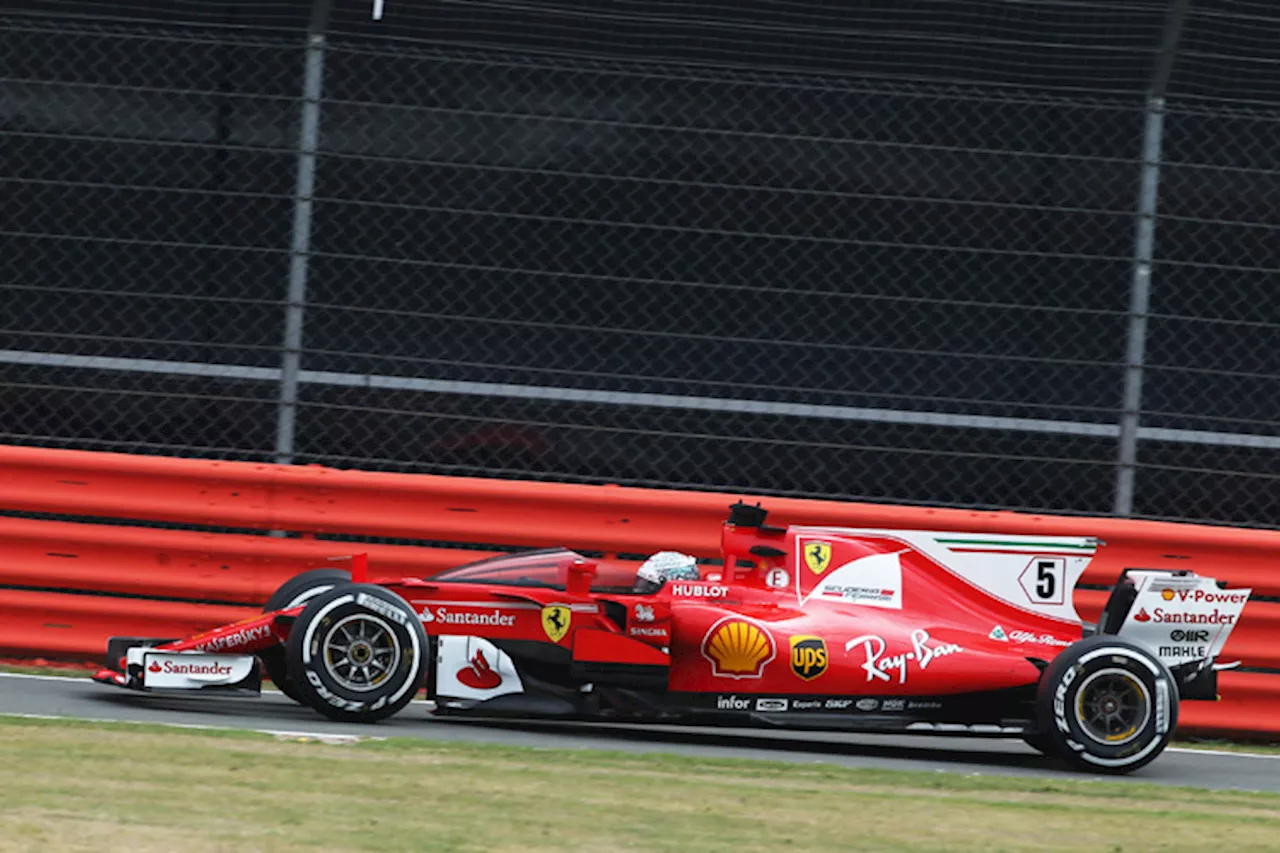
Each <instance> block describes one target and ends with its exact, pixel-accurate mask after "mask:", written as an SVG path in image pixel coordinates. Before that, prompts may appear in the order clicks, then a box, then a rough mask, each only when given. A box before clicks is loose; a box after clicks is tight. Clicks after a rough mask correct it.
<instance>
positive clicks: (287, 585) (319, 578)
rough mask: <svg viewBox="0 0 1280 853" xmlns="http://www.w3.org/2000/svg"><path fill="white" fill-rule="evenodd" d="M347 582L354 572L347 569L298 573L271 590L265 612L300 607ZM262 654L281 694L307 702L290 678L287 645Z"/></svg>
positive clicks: (265, 664) (260, 653)
mask: <svg viewBox="0 0 1280 853" xmlns="http://www.w3.org/2000/svg"><path fill="white" fill-rule="evenodd" d="M347 583H351V573H350V572H344V571H342V570H341V569H312V570H311V571H307V572H303V573H302V574H300V575H294V576H293V577H291V578H289V579H288V580H287V581H285V582H284V583H282V584H280V586H279V587H277V589H276V591H275V592H273V593H271V597H270V598H268V599H267V603H266V604H264V605H263V606H262V612H263V613H270V612H272V611H273V610H288V609H290V608H292V607H297V606H298V605H300V604H305V603H307V602H308V601H310V600H311V599H313V598H315V597H316V596H317V595H319V594H320V593H322V592H325V591H327V590H330V589H333V588H334V587H335V586H339V585H341V584H347ZM258 657H260V658H261V659H262V667H263V669H265V670H266V671H267V677H268V678H270V679H271V683H272V684H274V685H275V686H276V687H277V688H279V690H280V692H281V693H283V694H284V695H286V696H288V697H289V698H290V699H292V700H293V701H295V702H297V703H298V704H299V705H305V704H307V703H306V700H304V699H303V698H302V694H300V693H299V692H298V688H297V687H295V686H294V684H293V682H292V681H291V680H290V679H289V666H288V664H287V663H286V661H285V652H284V646H283V645H279V646H271V647H270V648H268V649H264V650H263V651H261V652H259V653H258Z"/></svg>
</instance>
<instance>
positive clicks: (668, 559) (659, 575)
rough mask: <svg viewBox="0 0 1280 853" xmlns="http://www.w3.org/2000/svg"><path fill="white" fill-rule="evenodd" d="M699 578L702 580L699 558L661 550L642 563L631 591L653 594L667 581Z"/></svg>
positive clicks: (640, 593) (638, 593) (639, 593)
mask: <svg viewBox="0 0 1280 853" xmlns="http://www.w3.org/2000/svg"><path fill="white" fill-rule="evenodd" d="M697 580H702V574H701V573H700V572H699V571H698V560H697V558H695V557H692V556H690V555H688V554H682V553H680V552H679V551H659V552H658V553H656V554H654V555H653V556H652V557H650V558H649V559H647V560H645V561H644V562H643V563H641V564H640V568H639V569H637V570H636V580H635V584H634V585H633V586H632V589H631V591H632V592H634V593H635V594H637V595H652V594H653V593H655V592H657V591H658V590H660V589H662V587H663V585H664V584H666V582H667V581H697Z"/></svg>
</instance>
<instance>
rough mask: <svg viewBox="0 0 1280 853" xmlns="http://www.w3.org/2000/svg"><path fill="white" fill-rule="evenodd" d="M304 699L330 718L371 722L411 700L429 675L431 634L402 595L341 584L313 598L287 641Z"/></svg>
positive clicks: (294, 675)
mask: <svg viewBox="0 0 1280 853" xmlns="http://www.w3.org/2000/svg"><path fill="white" fill-rule="evenodd" d="M285 660H286V662H287V664H288V672H289V678H290V680H291V681H292V682H293V686H294V688H295V689H296V690H297V692H298V694H299V695H300V696H301V697H302V700H303V702H305V703H306V704H307V705H309V706H311V707H312V708H314V709H315V710H316V711H319V712H320V713H321V714H323V715H324V716H326V717H328V718H329V719H331V720H338V721H340V722H364V723H371V722H376V721H377V720H382V719H385V718H387V717H390V716H391V715H392V714H395V713H396V712H397V711H399V710H400V709H401V708H403V707H404V706H406V705H408V704H409V702H410V700H412V699H413V697H414V695H416V694H417V692H418V688H419V687H420V686H421V685H422V683H423V680H424V678H425V676H426V671H427V664H428V660H429V653H428V647H427V635H426V632H425V631H423V629H422V622H420V621H419V620H418V614H416V613H414V611H413V608H412V607H410V606H409V604H408V602H406V601H405V600H404V599H403V598H401V597H400V596H398V595H396V594H395V593H394V592H392V591H390V590H388V589H385V588H383V587H380V586H375V585H374V584H363V583H361V584H352V583H348V584H343V585H341V586H336V587H334V588H333V589H330V590H328V591H327V592H322V593H320V594H319V595H317V596H316V597H314V598H312V599H311V601H310V603H308V604H307V607H306V609H305V610H303V611H302V613H301V614H300V615H299V616H298V621H297V622H295V623H294V624H293V628H292V629H291V630H290V631H289V641H288V643H286V644H285Z"/></svg>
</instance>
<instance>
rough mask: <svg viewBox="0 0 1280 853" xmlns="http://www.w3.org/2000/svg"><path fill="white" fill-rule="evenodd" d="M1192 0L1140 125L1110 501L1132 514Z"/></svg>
mask: <svg viewBox="0 0 1280 853" xmlns="http://www.w3.org/2000/svg"><path fill="white" fill-rule="evenodd" d="M1190 7H1191V0H1172V2H1171V3H1170V4H1169V11H1168V13H1167V14H1166V16H1165V20H1164V30H1163V32H1162V34H1161V37H1160V53H1159V54H1158V55H1157V57H1156V63H1155V68H1154V69H1153V70H1152V73H1151V88H1150V91H1149V92H1148V93H1147V106H1146V121H1145V122H1144V125H1143V130H1142V178H1141V181H1140V182H1139V185H1138V210H1137V223H1136V227H1135V229H1134V237H1133V277H1132V280H1131V283H1130V287H1129V332H1128V348H1127V350H1126V353H1125V371H1124V402H1123V407H1122V409H1121V412H1120V446H1119V450H1118V454H1117V460H1118V463H1119V464H1118V466H1117V469H1116V491H1115V505H1114V508H1113V511H1114V513H1115V514H1116V515H1119V516H1128V515H1132V514H1133V492H1134V478H1135V475H1136V473H1137V462H1138V422H1139V419H1140V418H1141V415H1142V379H1143V368H1144V366H1145V364H1146V351H1147V314H1148V311H1149V308H1150V304H1151V265H1152V261H1153V259H1154V256H1155V239H1156V203H1157V199H1158V197H1159V185H1160V157H1161V149H1162V147H1163V144H1164V107H1165V91H1166V89H1167V88H1168V85H1169V75H1170V73H1171V72H1172V71H1173V60H1174V57H1175V55H1176V53H1177V49H1178V38H1179V36H1180V35H1181V34H1182V24H1183V21H1185V20H1186V16H1187V11H1188V9H1190Z"/></svg>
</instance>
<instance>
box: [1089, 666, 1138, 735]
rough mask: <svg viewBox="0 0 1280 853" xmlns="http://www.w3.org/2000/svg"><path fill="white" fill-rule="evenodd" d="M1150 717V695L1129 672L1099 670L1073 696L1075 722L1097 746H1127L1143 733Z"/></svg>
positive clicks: (1122, 670)
mask: <svg viewBox="0 0 1280 853" xmlns="http://www.w3.org/2000/svg"><path fill="white" fill-rule="evenodd" d="M1150 718H1151V693H1150V692H1149V691H1148V690H1147V686H1146V685H1145V684H1143V683H1142V681H1141V680H1140V679H1139V678H1138V677H1137V676H1135V675H1134V674H1133V673H1131V672H1129V671H1128V670H1124V669H1103V670H1099V671H1098V672H1095V673H1093V674H1091V675H1090V676H1089V677H1088V678H1086V679H1085V680H1084V682H1083V683H1082V684H1081V685H1080V689H1079V691H1077V693H1076V720H1077V721H1078V722H1079V723H1080V728H1081V729H1083V730H1084V733H1085V734H1086V735H1088V736H1089V737H1090V738H1092V739H1093V740H1096V741H1097V742H1098V743H1103V744H1106V745H1107V746H1120V745H1122V744H1126V743H1128V742H1129V741H1131V740H1133V739H1134V738H1136V737H1138V735H1140V734H1141V733H1142V730H1143V729H1145V728H1146V725H1147V721H1148V720H1149V719H1150Z"/></svg>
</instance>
